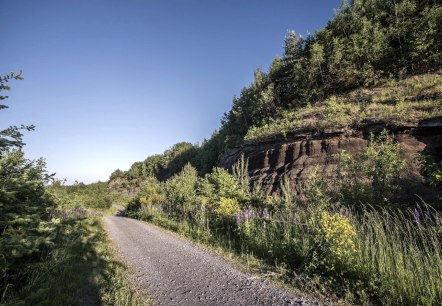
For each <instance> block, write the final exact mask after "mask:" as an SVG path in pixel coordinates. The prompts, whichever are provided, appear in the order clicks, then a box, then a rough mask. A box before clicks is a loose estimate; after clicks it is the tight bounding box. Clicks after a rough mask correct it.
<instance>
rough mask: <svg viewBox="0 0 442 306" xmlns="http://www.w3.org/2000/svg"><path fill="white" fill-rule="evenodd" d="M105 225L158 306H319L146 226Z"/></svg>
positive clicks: (120, 221)
mask: <svg viewBox="0 0 442 306" xmlns="http://www.w3.org/2000/svg"><path fill="white" fill-rule="evenodd" d="M105 223H106V228H107V230H108V232H109V234H110V236H111V238H112V239H113V241H114V242H115V243H116V244H117V247H118V249H119V252H120V254H121V255H123V257H124V258H125V259H126V260H127V261H128V263H129V264H130V265H131V266H132V267H133V269H134V271H135V272H136V278H137V280H138V281H139V283H140V285H141V286H142V287H145V288H147V292H148V293H149V294H150V295H151V297H152V298H153V300H154V301H155V302H156V303H157V304H159V305H188V306H191V305H192V306H193V305H319V304H318V303H316V302H313V301H310V300H306V299H303V298H300V297H296V296H293V295H291V294H290V293H288V292H285V291H284V290H282V289H279V288H277V287H275V286H273V285H271V284H268V283H265V282H263V281H261V280H259V279H256V278H253V277H252V276H250V275H247V274H245V273H243V272H241V271H239V270H238V269H236V268H235V267H233V266H232V265H231V264H229V263H228V262H226V261H225V260H224V259H222V258H220V257H219V256H216V255H214V254H211V253H210V252H208V251H206V250H204V249H201V248H199V247H196V246H195V245H192V244H191V243H189V242H188V241H186V240H184V239H181V238H177V237H174V236H172V235H170V234H168V233H166V232H165V231H163V230H161V229H159V228H157V227H155V226H152V225H150V224H147V223H143V222H140V221H137V220H134V219H129V218H124V217H117V216H113V217H106V218H105Z"/></svg>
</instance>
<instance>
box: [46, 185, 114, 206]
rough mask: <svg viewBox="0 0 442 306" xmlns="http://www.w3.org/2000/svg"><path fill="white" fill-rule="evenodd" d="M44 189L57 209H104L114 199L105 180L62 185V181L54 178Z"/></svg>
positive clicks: (110, 204)
mask: <svg viewBox="0 0 442 306" xmlns="http://www.w3.org/2000/svg"><path fill="white" fill-rule="evenodd" d="M46 190H47V192H48V193H49V194H50V195H51V196H52V197H53V199H54V200H55V202H56V203H57V206H56V208H57V209H68V208H76V207H83V208H88V209H101V210H106V209H109V208H111V206H112V204H113V202H114V200H115V196H114V195H112V194H111V193H110V192H109V190H108V188H107V183H105V182H98V183H92V184H88V185H86V184H84V183H75V184H73V185H64V183H63V182H62V181H59V180H56V181H54V182H53V183H52V184H51V185H49V186H48V187H47V188H46Z"/></svg>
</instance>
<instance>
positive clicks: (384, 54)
mask: <svg viewBox="0 0 442 306" xmlns="http://www.w3.org/2000/svg"><path fill="white" fill-rule="evenodd" d="M441 12H442V8H441V7H440V4H438V3H437V2H427V1H424V2H418V3H416V2H415V1H351V2H344V3H343V4H342V6H341V8H340V10H338V11H337V12H336V14H335V16H334V18H333V19H331V20H330V21H329V22H328V24H327V26H326V27H325V28H323V29H321V30H320V31H318V32H317V33H315V34H313V35H309V36H308V37H307V38H303V37H301V36H298V35H296V33H295V32H293V31H290V32H289V33H288V34H287V36H286V38H285V41H284V55H283V56H282V57H277V58H276V59H275V60H274V61H273V63H272V65H271V66H270V68H269V72H268V73H265V72H263V71H260V70H258V71H257V72H255V80H254V82H253V83H252V84H251V85H250V86H248V87H246V88H244V89H243V90H242V91H241V95H240V96H239V97H235V98H234V99H233V105H232V109H231V110H230V111H229V112H228V113H227V114H225V116H224V118H223V126H222V128H221V129H222V130H225V131H227V134H228V135H229V137H233V135H236V137H239V138H242V137H243V136H244V135H246V133H247V132H248V131H249V129H250V128H251V127H253V126H255V127H261V126H266V125H267V126H268V125H269V124H270V123H271V122H272V120H279V119H281V118H282V117H283V114H284V111H286V110H290V111H294V110H297V109H299V108H300V107H303V106H305V105H307V104H308V103H312V104H316V103H317V102H319V101H321V100H325V99H326V98H327V97H328V96H330V95H336V94H338V93H344V92H346V91H348V90H349V89H353V88H357V87H361V86H373V85H377V84H378V83H379V82H380V81H381V80H382V79H383V78H391V77H393V78H394V77H399V78H402V77H404V76H406V75H409V74H417V73H423V72H428V71H437V70H438V69H440V67H441V63H442V62H441V54H442V52H441V42H440V39H438V38H437V37H440V34H441V30H440V29H441V28H442V13H441ZM417 29H419V30H417ZM437 35H439V36H437ZM353 103H355V101H351V102H350V103H349V104H348V105H346V106H345V109H342V110H343V111H345V110H347V109H348V108H350V107H351V104H353ZM331 106H332V109H333V108H334V109H336V107H334V106H339V107H341V106H343V105H331ZM332 113H333V112H332ZM339 114H340V112H339ZM329 115H331V113H329ZM289 121H290V120H289ZM284 122H285V121H284V120H282V121H281V124H283V123H284ZM301 126H302V125H301ZM275 130H277V129H275ZM285 130H287V129H285ZM249 132H250V131H249ZM255 133H256V131H255ZM249 138H250V137H249Z"/></svg>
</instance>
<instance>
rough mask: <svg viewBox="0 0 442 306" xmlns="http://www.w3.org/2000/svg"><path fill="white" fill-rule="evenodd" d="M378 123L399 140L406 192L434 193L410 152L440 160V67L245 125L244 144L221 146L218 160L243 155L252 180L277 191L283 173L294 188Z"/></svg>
mask: <svg viewBox="0 0 442 306" xmlns="http://www.w3.org/2000/svg"><path fill="white" fill-rule="evenodd" d="M383 129H386V130H388V131H389V133H390V134H392V135H394V138H395V139H396V140H397V141H398V142H399V143H400V145H401V158H402V159H404V160H406V161H407V167H406V170H404V171H403V173H402V178H403V179H404V180H406V181H407V184H405V185H406V186H407V187H406V189H407V192H406V193H407V194H406V195H404V196H405V197H411V198H414V196H413V195H414V194H420V195H426V196H428V197H430V198H431V196H432V192H431V191H430V190H429V189H428V188H427V187H426V186H424V185H423V184H422V183H424V180H423V178H422V176H421V174H420V171H419V170H420V169H419V167H418V165H417V163H416V157H417V154H420V153H423V154H426V155H429V156H431V158H432V159H433V160H436V161H440V160H441V159H442V76H441V75H440V74H427V75H420V76H413V77H410V78H407V79H405V80H403V81H398V82H390V83H388V84H384V85H383V86H379V87H375V88H371V89H358V90H355V91H351V92H350V93H348V94H345V95H341V96H333V97H331V98H329V99H328V100H326V101H323V102H321V103H318V104H316V105H315V106H307V107H303V108H299V109H297V110H296V111H293V112H286V113H285V115H284V117H283V118H281V119H279V120H274V121H273V122H272V123H270V124H266V125H263V126H261V127H253V128H251V129H250V130H249V131H248V133H247V135H246V137H245V140H246V141H245V144H244V145H242V146H238V147H235V148H231V149H229V150H227V152H226V154H225V155H224V157H223V159H222V161H221V163H220V164H221V166H223V167H224V168H226V169H230V168H231V167H232V165H233V164H234V163H235V162H236V161H237V160H238V159H239V158H240V156H241V154H244V155H245V157H246V158H247V159H248V160H249V174H250V176H251V178H252V180H253V181H258V180H261V181H262V182H263V184H264V185H265V188H266V192H267V193H270V192H272V191H275V190H277V189H278V187H279V184H280V181H281V179H282V178H283V177H284V176H285V175H287V176H288V178H289V179H290V183H291V186H292V188H293V189H294V190H296V191H297V193H300V191H301V190H302V189H303V188H304V187H305V184H306V182H307V180H308V179H309V177H310V176H311V175H312V173H313V171H317V174H318V175H319V176H320V177H329V176H332V175H333V173H334V172H335V170H336V166H337V159H336V154H338V153H339V152H340V151H342V150H345V151H347V152H349V153H350V154H352V155H359V154H360V153H361V152H362V151H363V150H364V149H365V148H366V147H367V145H368V141H369V138H370V133H375V134H379V133H380V132H381V131H382V130H383ZM414 200H415V199H414ZM428 200H430V199H428Z"/></svg>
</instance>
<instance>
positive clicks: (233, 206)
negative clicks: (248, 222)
mask: <svg viewBox="0 0 442 306" xmlns="http://www.w3.org/2000/svg"><path fill="white" fill-rule="evenodd" d="M239 210H240V207H239V204H238V201H237V200H235V199H232V198H221V199H220V201H219V203H218V205H216V206H215V209H214V212H215V213H216V214H217V215H218V216H220V217H223V218H231V217H233V216H235V215H236V214H237V213H238V212H239Z"/></svg>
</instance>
